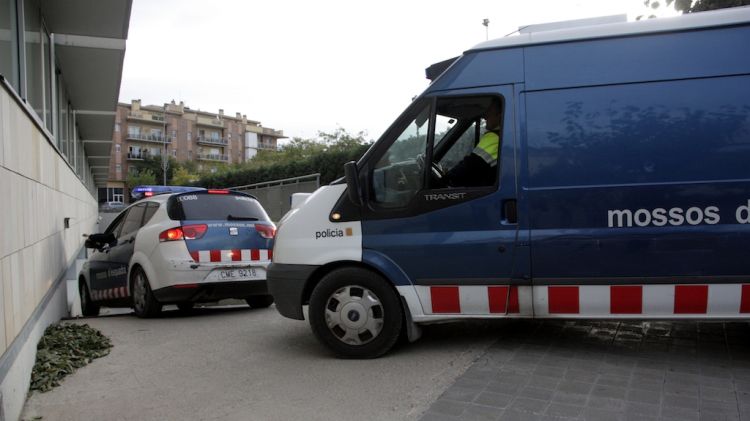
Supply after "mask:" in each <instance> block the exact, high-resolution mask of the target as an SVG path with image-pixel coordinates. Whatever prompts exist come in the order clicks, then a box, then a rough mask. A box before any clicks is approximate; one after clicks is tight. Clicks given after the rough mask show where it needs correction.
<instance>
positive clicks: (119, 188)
mask: <svg viewBox="0 0 750 421" xmlns="http://www.w3.org/2000/svg"><path fill="white" fill-rule="evenodd" d="M283 138H284V132H283V131H282V130H274V129H270V128H267V127H263V126H262V125H261V123H260V122H259V121H254V120H248V118H247V116H246V115H241V114H240V113H236V114H235V115H234V116H229V115H225V114H224V110H219V113H218V114H214V113H209V112H205V111H200V110H192V109H190V108H188V107H186V106H185V104H184V103H183V102H182V101H180V102H179V103H175V101H172V102H170V103H167V104H164V105H163V106H157V105H143V104H141V100H133V101H131V103H130V104H124V103H120V104H118V106H117V115H116V118H115V127H114V132H113V137H112V150H111V159H110V168H109V180H108V182H107V188H106V189H102V191H100V194H99V201H100V202H104V201H125V202H126V201H127V199H128V194H127V187H128V186H126V185H125V184H126V183H125V181H126V179H127V176H128V173H129V171H132V169H134V168H137V164H138V162H141V161H143V160H145V159H147V158H150V157H162V156H163V155H164V154H167V155H169V156H171V157H173V158H175V159H176V160H177V161H178V162H185V161H195V162H196V164H197V165H198V168H199V169H202V170H209V171H210V170H212V169H214V170H215V169H216V168H217V167H218V166H219V165H221V164H234V163H240V162H244V161H246V160H248V159H251V158H252V157H253V156H255V154H256V153H258V151H259V150H276V148H277V142H278V140H279V139H283ZM129 187H131V188H132V187H133V186H129Z"/></svg>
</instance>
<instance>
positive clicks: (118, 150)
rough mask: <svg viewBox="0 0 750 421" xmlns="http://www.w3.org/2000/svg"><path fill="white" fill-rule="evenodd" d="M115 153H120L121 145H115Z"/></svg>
mask: <svg viewBox="0 0 750 421" xmlns="http://www.w3.org/2000/svg"><path fill="white" fill-rule="evenodd" d="M115 152H117V153H120V144H119V143H115Z"/></svg>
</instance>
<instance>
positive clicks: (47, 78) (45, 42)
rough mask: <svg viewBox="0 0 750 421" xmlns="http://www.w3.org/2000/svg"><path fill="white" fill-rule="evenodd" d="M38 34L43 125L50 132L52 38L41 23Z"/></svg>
mask: <svg viewBox="0 0 750 421" xmlns="http://www.w3.org/2000/svg"><path fill="white" fill-rule="evenodd" d="M40 35H41V37H42V54H43V55H42V63H43V66H44V67H43V72H42V78H43V86H44V125H45V126H46V127H47V130H49V132H50V133H52V65H51V61H50V58H51V57H52V53H51V51H50V43H51V41H52V40H51V38H50V36H49V33H48V32H47V28H45V27H44V25H42V30H41V32H40Z"/></svg>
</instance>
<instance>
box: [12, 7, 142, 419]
mask: <svg viewBox="0 0 750 421" xmlns="http://www.w3.org/2000/svg"><path fill="white" fill-rule="evenodd" d="M130 9H131V0H77V1H56V0H0V197H3V200H2V201H1V202H0V220H2V221H3V222H4V225H3V228H2V230H0V318H2V320H1V321H0V354H1V355H0V419H7V420H15V419H18V418H19V416H20V414H21V409H22V407H23V403H24V400H25V397H26V393H27V391H28V389H29V383H30V375H31V369H32V367H33V364H34V358H35V355H36V345H37V342H38V341H39V338H40V337H41V335H42V334H43V333H44V329H45V328H46V327H47V325H49V324H50V323H53V322H56V321H58V320H59V319H60V318H61V317H62V316H64V315H67V314H68V295H67V291H66V289H67V288H66V282H65V281H66V280H68V279H71V276H72V279H73V280H75V279H76V276H75V267H76V263H77V262H79V261H80V258H81V257H83V256H84V255H85V249H84V248H83V242H84V240H85V238H84V237H83V234H86V233H91V232H96V231H97V230H99V228H98V227H97V217H98V207H97V197H96V195H97V188H98V187H104V186H106V182H107V175H108V171H109V168H110V165H109V159H110V155H109V150H110V144H111V143H112V127H113V126H114V122H115V111H116V107H117V97H118V95H119V89H120V78H121V74H122V64H123V59H124V55H125V39H126V38H127V33H128V24H129V20H130Z"/></svg>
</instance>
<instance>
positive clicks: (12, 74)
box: [0, 0, 20, 92]
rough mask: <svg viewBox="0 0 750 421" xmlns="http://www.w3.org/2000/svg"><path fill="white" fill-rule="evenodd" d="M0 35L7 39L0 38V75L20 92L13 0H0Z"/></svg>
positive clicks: (16, 31) (14, 4)
mask: <svg viewBox="0 0 750 421" xmlns="http://www.w3.org/2000/svg"><path fill="white" fill-rule="evenodd" d="M0 34H8V36H7V37H5V36H0V75H3V77H4V78H5V79H6V80H7V81H8V82H10V84H11V86H13V87H14V88H15V89H16V91H17V92H20V90H19V88H18V86H19V82H18V29H17V28H16V1H15V0H0Z"/></svg>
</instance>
